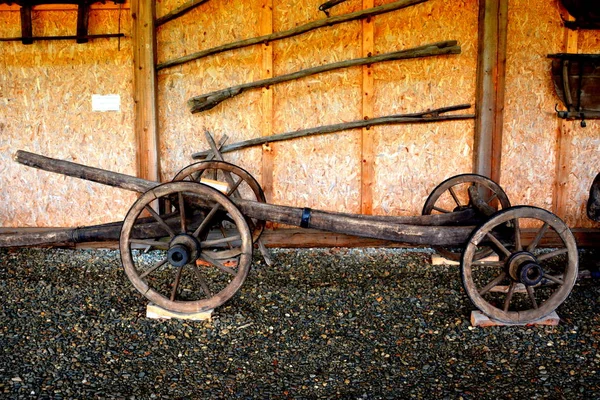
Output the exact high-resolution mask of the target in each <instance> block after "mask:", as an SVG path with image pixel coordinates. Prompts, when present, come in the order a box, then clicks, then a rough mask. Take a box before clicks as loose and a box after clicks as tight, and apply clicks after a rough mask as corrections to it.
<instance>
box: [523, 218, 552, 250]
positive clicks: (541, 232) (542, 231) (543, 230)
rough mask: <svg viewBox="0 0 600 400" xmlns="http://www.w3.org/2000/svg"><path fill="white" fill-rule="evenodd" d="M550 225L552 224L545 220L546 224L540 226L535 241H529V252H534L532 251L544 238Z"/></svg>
mask: <svg viewBox="0 0 600 400" xmlns="http://www.w3.org/2000/svg"><path fill="white" fill-rule="evenodd" d="M549 226H550V225H548V223H547V222H544V225H543V226H542V227H541V228H540V230H539V231H538V233H537V234H536V235H535V238H534V239H533V241H532V242H531V243H529V246H527V251H528V252H532V251H534V250H535V248H536V247H537V245H538V244H539V243H540V240H542V238H543V237H544V235H545V234H546V231H547V230H548V227H549Z"/></svg>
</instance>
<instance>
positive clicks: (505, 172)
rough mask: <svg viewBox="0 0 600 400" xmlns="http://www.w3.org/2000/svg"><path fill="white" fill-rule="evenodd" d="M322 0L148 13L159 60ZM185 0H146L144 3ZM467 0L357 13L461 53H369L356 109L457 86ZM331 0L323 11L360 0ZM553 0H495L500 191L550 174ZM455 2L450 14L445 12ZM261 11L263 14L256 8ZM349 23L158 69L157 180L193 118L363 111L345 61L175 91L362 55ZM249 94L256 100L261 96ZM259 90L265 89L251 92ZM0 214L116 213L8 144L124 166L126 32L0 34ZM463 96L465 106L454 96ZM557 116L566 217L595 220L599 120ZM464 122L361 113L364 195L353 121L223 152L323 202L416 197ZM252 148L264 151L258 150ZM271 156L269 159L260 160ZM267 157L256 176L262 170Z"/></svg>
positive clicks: (470, 5) (446, 172)
mask: <svg viewBox="0 0 600 400" xmlns="http://www.w3.org/2000/svg"><path fill="white" fill-rule="evenodd" d="M322 2H323V0H306V1H302V2H299V1H296V0H273V1H272V9H270V10H265V9H264V6H265V4H270V2H269V1H267V0H247V1H240V0H210V1H208V2H206V3H205V4H203V5H201V6H199V7H197V8H196V9H194V10H193V11H191V12H189V13H187V14H186V15H184V16H183V17H181V18H179V19H177V20H174V21H171V22H168V23H167V24H165V25H163V26H161V27H159V28H158V29H157V43H158V54H157V57H158V62H161V61H167V60H170V59H173V58H175V57H179V56H182V55H186V54H189V53H192V52H195V51H198V50H202V49H207V48H211V47H214V46H217V45H220V44H225V43H229V42H232V41H237V40H240V39H244V38H251V37H255V36H258V35H260V34H263V33H264V30H265V27H271V26H272V30H273V31H275V32H277V31H282V30H285V29H289V28H291V27H294V26H297V25H301V24H304V23H306V22H309V21H313V20H315V19H320V18H323V16H324V15H323V14H322V13H321V12H320V11H318V6H319V5H320V4H321V3H322ZM390 2H392V0H376V1H375V2H374V3H375V4H374V5H376V6H377V5H380V4H383V3H390ZM183 3H185V1H184V0H162V1H160V2H157V4H156V7H157V16H159V17H160V16H161V15H164V14H166V13H167V12H169V11H171V10H173V9H175V8H176V7H178V6H180V5H182V4H183ZM478 3H479V2H478V1H477V0H459V1H452V2H448V1H444V0H430V1H428V2H426V3H424V4H420V5H417V6H414V7H410V8H407V9H404V10H400V11H395V12H392V13H389V14H386V15H380V16H376V17H374V18H373V21H372V26H373V50H374V53H375V54H380V53H385V52H390V51H395V50H400V49H405V48H410V47H414V46H419V45H422V44H425V43H429V42H435V41H441V40H452V39H454V40H458V41H459V43H460V45H461V46H462V54H460V55H451V56H440V57H433V58H429V59H421V60H408V61H394V62H388V63H383V64H376V65H373V66H372V71H371V72H372V77H373V97H372V100H371V101H372V104H371V105H370V107H371V108H372V110H373V116H374V117H377V116H384V115H388V114H395V113H402V112H414V111H421V110H425V109H429V108H436V107H442V106H448V105H453V104H459V103H474V99H475V83H476V82H475V77H476V64H477V62H476V61H477V24H478V21H477V19H478ZM362 4H363V2H362V1H360V0H348V1H346V2H344V3H342V4H341V5H339V6H336V7H335V8H333V9H332V10H331V12H332V14H334V15H336V14H343V13H347V12H352V11H356V10H359V9H361V8H362ZM561 12H562V13H563V14H564V10H562V8H561V6H560V2H559V1H558V0H527V1H525V0H511V1H510V5H509V25H508V49H507V79H506V103H505V118H504V121H505V123H504V140H503V149H502V151H503V155H502V169H501V182H500V183H501V184H502V186H503V187H505V189H506V191H507V193H508V195H509V197H510V198H511V200H512V202H513V204H531V205H536V206H540V207H543V208H546V209H552V206H553V204H552V201H553V200H552V199H553V190H554V184H555V180H556V162H557V153H558V149H557V143H558V141H557V138H558V135H559V127H560V124H561V122H560V121H559V120H558V119H557V118H556V116H555V113H554V111H553V110H554V105H555V104H556V103H559V99H558V98H557V97H556V95H555V94H554V90H553V86H552V82H551V80H550V60H549V59H547V58H546V56H547V54H549V53H558V52H562V51H564V48H565V43H564V35H565V28H564V27H563V25H562V20H561ZM119 15H120V14H119V10H118V7H115V6H114V5H112V6H109V5H106V6H98V7H95V9H94V11H93V12H92V14H91V17H90V33H92V34H94V33H114V32H117V31H118V30H119V20H120V22H121V23H120V30H121V32H123V33H125V34H127V35H129V31H130V17H129V11H128V7H125V8H124V9H123V11H122V13H121V15H120V16H119ZM457 16H460V18H457ZM265 18H267V19H269V20H268V21H267V20H265ZM75 19H76V17H75V13H74V11H73V9H72V8H71V9H69V7H66V9H62V8H61V9H52V8H50V9H48V8H45V9H44V10H43V11H36V12H35V13H34V34H36V35H58V34H72V32H71V31H74V27H75ZM0 22H2V23H0V37H11V36H19V35H20V22H19V13H18V8H17V7H15V6H13V7H7V6H3V7H2V8H0ZM362 40H363V24H362V23H361V22H358V21H357V22H350V23H346V24H342V25H337V26H334V27H329V28H324V29H320V30H318V31H313V32H311V33H308V34H304V35H302V36H299V37H295V38H290V39H285V40H282V41H278V42H275V43H272V44H271V46H272V61H271V58H270V57H269V58H265V57H266V55H265V54H266V53H267V52H266V51H265V46H264V45H257V46H253V47H250V48H246V49H241V50H235V51H232V52H227V53H222V54H219V55H215V56H210V57H207V58H204V59H201V60H197V61H193V62H190V63H187V64H184V65H181V66H177V67H173V68H168V69H165V70H162V71H160V72H159V73H158V105H159V132H160V149H159V150H160V161H161V165H160V168H161V176H162V179H163V180H165V181H166V180H170V179H171V178H172V177H173V176H174V175H175V173H176V172H177V171H178V170H180V169H181V168H183V167H184V166H186V165H188V164H189V163H190V162H192V160H191V157H190V155H191V153H193V152H195V151H199V150H204V149H206V148H208V145H207V144H206V143H205V138H204V131H205V130H208V131H210V132H212V133H213V134H214V136H215V137H216V138H217V139H220V138H221V137H222V136H223V135H228V136H229V140H228V142H229V143H234V142H237V141H240V140H245V139H250V138H254V137H258V136H261V135H264V134H276V133H283V132H287V131H293V130H298V129H303V128H309V127H315V126H319V125H325V124H333V123H338V122H345V121H353V120H357V119H361V118H363V101H364V97H363V93H362V85H363V79H364V75H363V70H362V69H361V68H349V69H344V70H338V71H334V72H329V73H326V74H321V75H317V76H313V77H309V78H305V79H302V80H299V81H294V82H289V83H285V84H280V85H275V86H273V87H271V88H270V89H269V90H270V92H269V96H270V97H269V96H265V91H264V90H262V91H261V90H253V91H249V92H245V93H243V94H242V95H240V96H237V97H235V98H233V99H230V100H227V101H225V102H223V103H222V104H220V105H219V106H217V107H215V108H213V109H212V110H209V111H207V112H203V113H201V114H195V115H192V114H191V113H190V112H189V109H188V107H187V104H186V102H187V100H188V99H189V98H191V97H193V96H196V95H200V94H204V93H207V92H210V91H213V90H218V89H222V88H225V87H229V86H232V85H236V84H240V83H245V82H250V81H255V80H258V79H261V78H263V77H265V76H269V75H274V76H277V75H281V74H285V73H289V72H293V71H296V70H299V69H304V68H308V67H312V66H316V65H322V64H326V63H331V62H336V61H341V60H345V59H351V58H357V57H361V56H362V50H361V44H362ZM577 40H578V43H577V48H578V51H579V52H581V53H599V52H600V33H599V32H598V31H579V32H578V33H577ZM92 94H120V95H121V101H122V104H121V112H118V113H93V112H91V104H90V103H91V95H92ZM265 99H266V100H265ZM270 99H272V104H271V105H270V106H268V105H266V103H267V102H270V101H271V100H270ZM0 107H1V111H2V112H0V133H1V134H0V171H1V172H2V174H0V187H2V189H3V190H2V191H1V193H0V202H2V204H3V208H2V210H1V211H0V226H73V225H89V224H92V223H100V222H108V221H112V220H115V219H120V218H122V216H123V215H124V213H125V212H126V211H127V209H128V207H129V206H130V204H131V203H132V202H133V200H134V199H135V196H134V195H133V194H129V193H126V192H124V191H121V190H112V189H107V188H105V187H103V186H100V185H96V184H93V183H87V182H80V181H77V180H75V179H71V178H64V177H59V176H54V175H53V174H49V173H45V172H39V171H34V170H32V169H29V168H26V167H22V166H19V165H17V164H15V163H14V162H12V160H11V157H12V154H13V153H14V152H15V151H16V150H18V149H25V150H30V151H33V152H38V153H42V154H45V155H48V156H51V157H57V158H64V159H67V160H74V161H76V162H80V163H84V164H88V165H92V166H97V167H101V168H106V169H111V170H116V171H119V172H124V173H129V174H134V173H135V136H134V134H133V120H132V118H133V104H132V54H131V42H130V39H129V38H127V39H122V40H121V42H120V49H119V48H118V42H117V40H116V39H101V40H95V41H92V42H90V43H88V44H82V45H77V44H75V43H74V42H69V41H67V42H38V43H35V44H34V45H32V46H24V45H21V44H20V43H19V42H10V43H6V42H0ZM471 111H472V110H471ZM568 124H570V136H569V140H570V152H569V154H568V164H569V171H570V174H569V177H568V182H567V185H566V188H565V193H566V196H568V202H567V204H568V206H567V210H566V216H565V219H566V220H567V222H568V223H569V225H570V226H572V227H589V226H596V225H597V224H594V223H593V222H591V221H589V220H587V217H586V216H585V201H586V200H587V196H588V190H589V186H590V184H591V180H592V179H593V177H594V176H595V174H596V173H597V172H598V165H597V160H598V156H599V152H600V150H599V148H600V143H599V141H600V139H599V135H598V134H597V132H598V127H599V125H600V124H599V123H598V122H596V121H588V127H587V128H585V129H583V128H581V127H579V123H578V122H568ZM473 130H474V125H473V122H472V121H460V122H449V123H437V124H422V125H400V126H383V127H375V128H371V130H370V131H369V132H368V133H367V135H371V136H370V137H371V140H372V144H373V165H374V169H373V176H372V177H371V179H372V181H373V188H372V198H371V199H367V200H365V198H364V196H363V195H364V193H362V190H363V188H362V187H361V163H362V161H363V155H364V154H363V153H364V151H365V148H364V143H363V142H362V140H361V135H364V132H361V131H360V130H355V131H346V132H341V133H338V134H329V135H324V136H320V137H311V138H304V139H296V140H293V141H288V142H282V143H278V144H276V145H273V146H271V148H270V149H262V148H260V147H258V148H252V149H247V150H242V151H238V152H234V153H228V154H227V155H226V159H227V160H228V161H231V162H233V163H236V164H239V165H240V166H242V167H244V168H245V169H247V170H248V171H249V172H251V173H252V174H253V175H255V176H256V177H257V179H258V180H259V181H261V182H271V183H270V185H271V187H270V198H269V201H272V202H274V203H279V204H285V205H294V206H307V207H313V208H319V209H324V210H339V211H344V212H360V210H361V206H362V205H363V203H364V202H365V201H370V202H371V204H372V208H373V213H375V214H381V215H388V214H389V215H392V214H404V215H411V214H418V213H420V211H421V208H422V205H423V203H424V201H425V199H426V198H427V196H428V194H429V193H430V191H431V190H432V189H433V187H435V186H436V185H437V184H438V183H439V182H441V181H442V180H444V179H446V178H448V177H449V176H452V175H455V174H459V173H465V172H470V171H471V170H472V152H473ZM267 153H268V154H269V159H270V161H268V162H265V155H266V154H267ZM271 161H272V163H271ZM265 174H266V175H265Z"/></svg>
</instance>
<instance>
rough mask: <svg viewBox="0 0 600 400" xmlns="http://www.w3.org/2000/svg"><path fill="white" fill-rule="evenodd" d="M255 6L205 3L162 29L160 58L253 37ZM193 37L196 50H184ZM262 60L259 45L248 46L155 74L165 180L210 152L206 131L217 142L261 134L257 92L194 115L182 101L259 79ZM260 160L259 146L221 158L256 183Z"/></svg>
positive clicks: (257, 3)
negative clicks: (200, 153)
mask: <svg viewBox="0 0 600 400" xmlns="http://www.w3.org/2000/svg"><path fill="white" fill-rule="evenodd" d="M260 3H261V1H260V0H253V1H248V2H232V1H225V2H216V1H210V2H207V3H205V4H203V5H201V6H200V7H198V8H196V9H194V10H192V11H191V12H189V13H188V14H185V15H184V16H183V17H181V18H179V19H177V20H174V21H171V22H169V23H167V24H165V25H163V26H162V27H161V28H160V29H159V34H158V38H157V40H158V48H159V49H161V50H160V51H159V59H161V57H162V58H163V59H165V60H166V59H170V58H171V57H173V56H175V55H177V56H179V55H183V54H185V53H183V54H182V53H177V52H178V51H179V50H181V49H183V48H185V49H186V51H188V50H189V51H190V52H191V51H198V50H201V49H205V48H209V47H214V46H216V45H219V44H223V43H227V42H230V41H233V40H239V39H242V38H246V37H254V36H257V35H258V34H259V29H260V27H259V25H258V24H257V23H256V21H257V18H258V15H259V10H260V7H259V6H260ZM192 39H193V40H196V41H198V43H197V46H196V47H195V48H193V49H192V48H190V49H187V47H186V46H188V44H189V43H188V42H189V41H190V40H192ZM176 53H177V54H176ZM160 54H162V55H160ZM261 60H262V49H261V47H260V46H253V47H250V48H245V49H239V50H235V51H231V52H226V53H222V54H218V55H215V56H211V57H207V58H204V59H200V60H196V61H193V62H190V63H187V64H183V65H180V66H176V67H173V68H168V69H164V70H161V71H159V73H158V99H159V100H158V104H159V131H160V145H159V147H160V155H161V157H160V158H161V174H162V176H163V177H164V178H165V179H170V178H171V177H173V176H174V175H175V174H176V173H177V172H178V171H179V170H180V169H182V168H183V167H185V166H186V165H188V164H190V163H191V162H193V160H192V159H191V154H192V153H193V152H196V151H200V150H205V149H208V148H209V146H208V144H207V143H206V140H205V136H204V131H205V130H208V131H210V132H211V133H212V134H213V135H214V137H215V138H216V139H217V141H218V140H219V139H220V138H221V137H222V136H223V135H227V136H228V137H229V140H228V143H234V142H237V141H240V140H246V139H250V138H254V137H258V136H260V133H261V121H262V119H263V110H262V107H261V96H260V91H259V90H255V91H248V92H245V93H242V94H241V95H239V96H237V97H234V98H232V99H229V100H226V101H224V102H223V103H222V104H220V105H218V106H217V107H215V108H213V109H211V110H208V111H205V112H202V113H198V114H191V113H190V111H189V107H188V106H187V101H188V100H189V99H190V98H191V97H193V96H197V95H201V94H204V93H208V92H211V91H214V90H219V89H223V88H225V87H229V86H233V85H237V84H241V83H245V82H252V81H255V80H258V79H260V77H261V65H262V63H261ZM261 158H262V155H261V152H260V148H258V149H257V148H252V149H247V150H243V151H238V152H234V153H227V154H225V159H226V160H227V161H229V162H233V163H235V164H238V165H240V166H241V167H242V168H245V169H247V170H248V172H250V173H251V174H253V175H254V176H255V177H256V178H257V179H259V181H260V172H261V171H260V164H261Z"/></svg>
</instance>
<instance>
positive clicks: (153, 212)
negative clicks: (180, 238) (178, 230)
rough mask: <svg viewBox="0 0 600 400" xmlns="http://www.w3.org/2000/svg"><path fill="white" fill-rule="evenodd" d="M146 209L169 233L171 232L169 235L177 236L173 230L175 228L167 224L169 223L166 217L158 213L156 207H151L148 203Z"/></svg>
mask: <svg viewBox="0 0 600 400" xmlns="http://www.w3.org/2000/svg"><path fill="white" fill-rule="evenodd" d="M144 209H145V210H146V211H148V212H149V213H150V215H152V217H153V218H154V219H155V220H156V222H158V223H159V224H160V226H162V227H163V228H164V229H165V230H166V231H167V233H168V234H169V236H170V237H171V238H172V237H173V236H175V232H173V229H171V227H170V226H169V225H167V223H166V222H165V220H164V219H162V218H161V216H160V215H158V214H157V213H156V211H154V209H153V208H152V207H150V205H149V204H147V205H146V206H145V207H144Z"/></svg>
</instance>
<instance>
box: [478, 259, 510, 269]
mask: <svg viewBox="0 0 600 400" xmlns="http://www.w3.org/2000/svg"><path fill="white" fill-rule="evenodd" d="M503 265H504V262H502V261H483V260H476V261H473V266H477V267H502V266H503Z"/></svg>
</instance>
